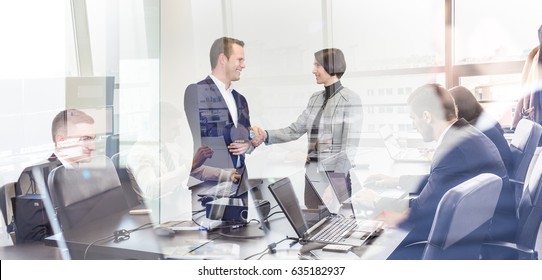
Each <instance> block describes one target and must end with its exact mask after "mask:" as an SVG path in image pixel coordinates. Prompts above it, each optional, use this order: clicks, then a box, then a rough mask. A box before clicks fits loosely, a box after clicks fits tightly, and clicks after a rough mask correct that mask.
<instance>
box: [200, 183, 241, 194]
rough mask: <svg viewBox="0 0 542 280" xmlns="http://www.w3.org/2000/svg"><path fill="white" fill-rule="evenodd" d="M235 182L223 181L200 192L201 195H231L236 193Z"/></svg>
mask: <svg viewBox="0 0 542 280" xmlns="http://www.w3.org/2000/svg"><path fill="white" fill-rule="evenodd" d="M233 186H234V184H232V183H231V182H222V183H220V184H218V185H216V186H214V187H212V188H210V189H208V190H206V191H203V192H201V193H199V194H198V195H199V196H208V195H214V196H222V197H230V196H234V195H235V191H236V190H235V189H234V188H233Z"/></svg>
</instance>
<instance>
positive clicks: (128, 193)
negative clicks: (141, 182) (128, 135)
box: [111, 153, 144, 207]
mask: <svg viewBox="0 0 542 280" xmlns="http://www.w3.org/2000/svg"><path fill="white" fill-rule="evenodd" d="M111 161H112V162H113V164H114V165H115V168H116V170H117V175H118V176H119V179H120V183H121V186H122V190H123V191H124V197H125V198H126V202H127V203H128V205H129V206H130V207H135V206H137V205H140V204H141V203H143V202H144V199H143V197H142V196H141V193H142V192H141V189H140V188H139V186H138V184H137V182H136V180H135V178H134V176H133V175H132V174H131V171H130V170H129V169H128V168H126V162H125V161H126V155H125V154H120V153H116V154H114V155H113V156H111Z"/></svg>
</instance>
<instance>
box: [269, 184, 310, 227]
mask: <svg viewBox="0 0 542 280" xmlns="http://www.w3.org/2000/svg"><path fill="white" fill-rule="evenodd" d="M269 190H270V191H271V193H272V194H273V196H274V197H275V200H276V201H277V203H278V204H279V206H280V208H281V209H282V211H283V212H284V215H285V216H286V218H288V221H289V222H290V224H291V225H292V227H293V228H294V230H295V232H296V234H297V236H298V237H303V233H305V232H306V231H307V230H308V229H309V227H308V226H307V222H306V221H305V217H304V216H303V212H302V211H301V207H300V206H299V201H298V199H297V197H296V195H295V191H294V188H293V186H292V182H291V181H290V179H289V178H284V179H281V180H279V181H277V182H276V183H274V184H271V185H269Z"/></svg>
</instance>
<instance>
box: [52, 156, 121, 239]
mask: <svg viewBox="0 0 542 280" xmlns="http://www.w3.org/2000/svg"><path fill="white" fill-rule="evenodd" d="M48 181H49V192H50V195H51V200H52V203H53V207H54V209H55V213H56V215H57V218H58V220H59V221H60V225H61V227H62V230H67V229H70V228H74V227H76V226H78V225H82V224H88V223H90V222H92V221H94V220H96V219H99V218H103V217H105V216H108V215H109V214H111V213H116V212H120V211H122V210H126V209H128V208H129V206H128V204H127V202H126V200H125V198H124V193H123V190H122V187H121V184H120V181H119V177H118V175H117V172H116V169H115V166H114V165H113V162H112V161H111V159H109V158H108V157H105V156H98V157H93V159H92V163H91V164H88V167H80V168H77V169H67V168H65V167H64V166H59V167H57V168H55V169H53V170H52V171H51V173H50V174H49V177H48Z"/></svg>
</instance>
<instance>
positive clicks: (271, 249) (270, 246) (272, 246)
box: [245, 236, 297, 260]
mask: <svg viewBox="0 0 542 280" xmlns="http://www.w3.org/2000/svg"><path fill="white" fill-rule="evenodd" d="M286 240H297V238H292V237H288V236H286V238H283V239H282V240H280V241H278V242H273V243H271V244H268V245H267V248H265V249H264V250H263V251H261V252H259V253H256V254H253V255H250V256H248V257H246V258H245V260H249V259H251V258H253V257H255V256H257V255H260V257H259V258H258V260H259V259H261V258H262V257H263V256H265V255H267V254H274V253H276V252H277V249H275V248H276V247H277V245H279V244H280V243H282V242H284V241H286Z"/></svg>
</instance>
